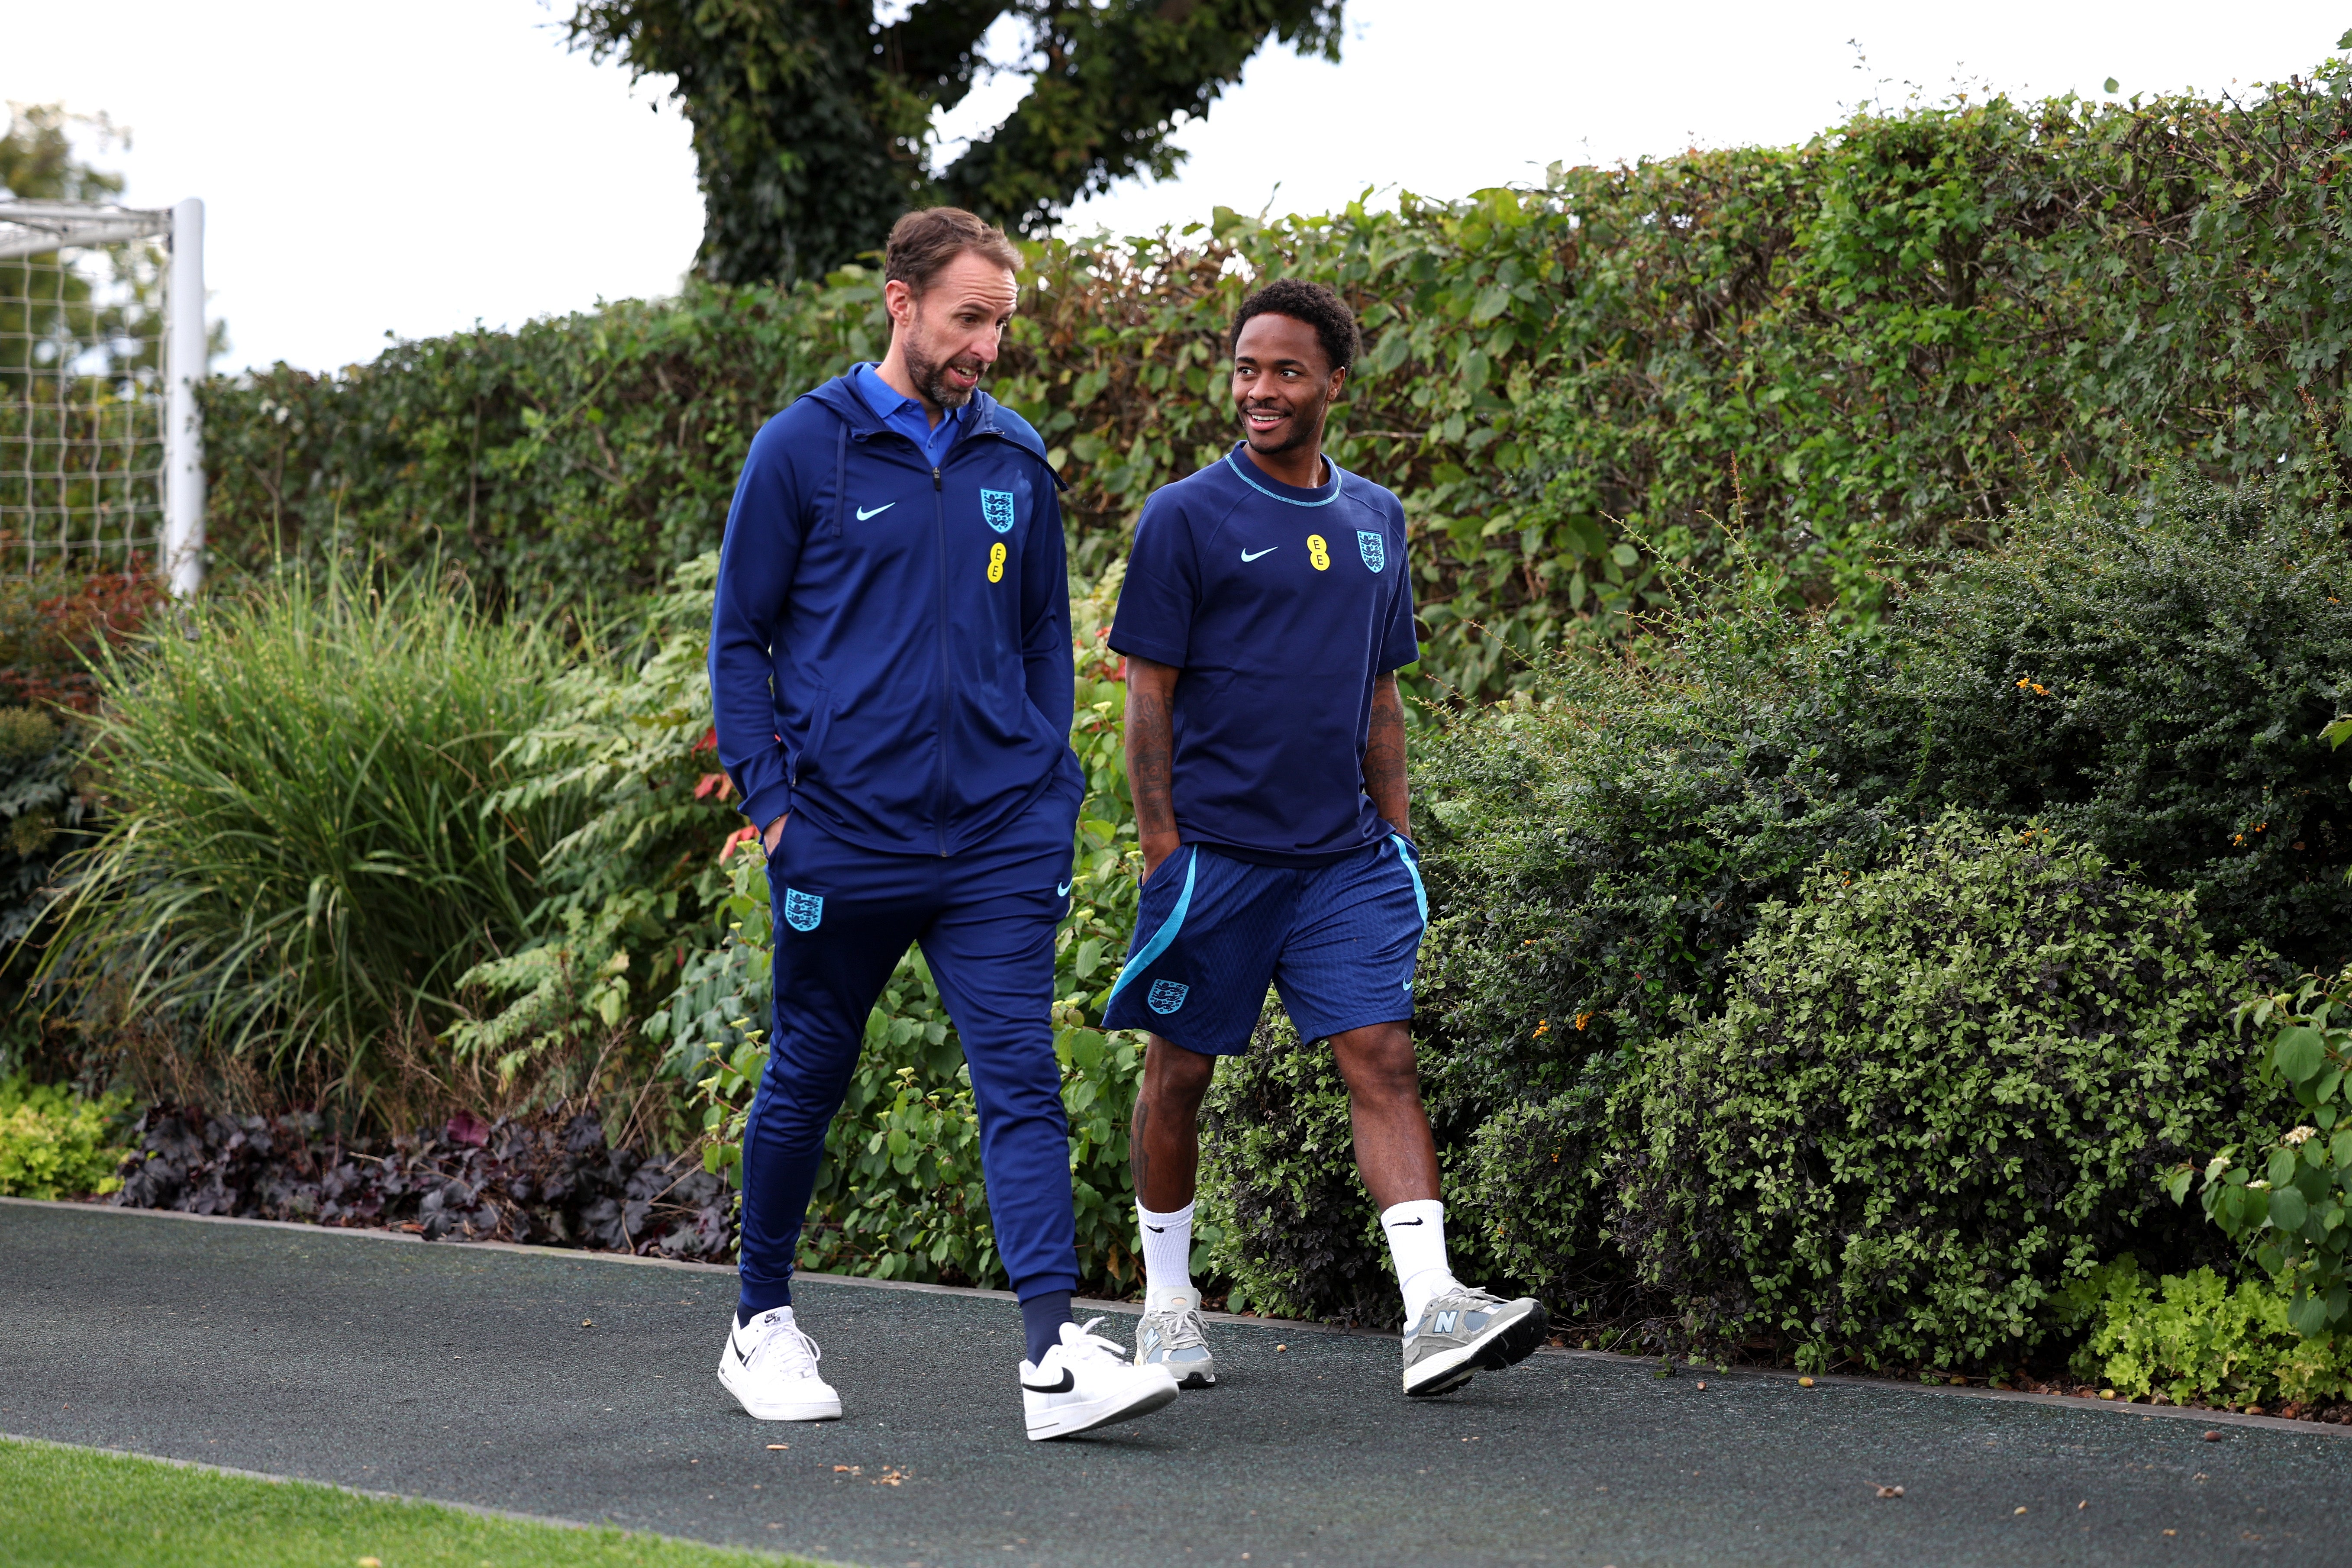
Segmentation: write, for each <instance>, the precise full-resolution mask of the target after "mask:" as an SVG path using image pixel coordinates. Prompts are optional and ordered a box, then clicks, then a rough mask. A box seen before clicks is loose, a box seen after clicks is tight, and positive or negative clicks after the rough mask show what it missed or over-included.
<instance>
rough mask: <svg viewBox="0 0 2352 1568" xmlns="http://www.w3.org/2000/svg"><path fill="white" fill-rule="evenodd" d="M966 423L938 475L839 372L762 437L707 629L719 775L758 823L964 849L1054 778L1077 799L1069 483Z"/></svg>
mask: <svg viewBox="0 0 2352 1568" xmlns="http://www.w3.org/2000/svg"><path fill="white" fill-rule="evenodd" d="M961 423H962V425H963V430H962V433H961V435H960V436H959V437H957V439H956V442H955V444H954V445H953V446H952V447H950V448H949V449H948V451H947V452H946V454H945V455H944V456H943V457H942V458H941V459H940V464H939V466H938V468H933V467H932V466H931V464H930V463H929V461H928V460H927V459H926V458H924V457H923V455H922V454H921V452H920V451H919V449H918V448H917V447H916V446H915V444H914V443H913V442H912V441H910V440H908V438H907V437H906V436H905V435H903V434H902V433H900V432H898V431H896V430H893V429H891V428H890V427H889V426H887V425H886V424H885V423H884V422H883V421H882V419H881V418H880V417H879V416H877V415H876V414H875V413H874V411H873V409H872V408H871V407H870V406H869V405H867V403H866V399H865V398H864V397H863V396H861V395H859V393H858V392H857V390H856V386H855V385H854V384H852V383H851V382H850V380H849V378H848V377H846V376H837V377H835V379H834V380H832V381H829V382H827V383H825V384H824V385H823V386H820V387H818V388H816V389H815V390H814V392H811V393H809V394H807V395H804V396H803V397H801V398H799V399H798V400H796V401H795V402H794V403H793V405H792V406H791V407H789V408H786V409H785V410H784V411H783V412H782V413H781V414H779V415H777V416H775V417H774V418H772V419H771V420H769V421H768V422H767V424H766V425H764V426H761V429H760V432H759V434H758V435H757V436H755V437H752V440H751V452H750V454H749V456H748V457H747V458H745V460H744V464H743V471H742V475H741V478H740V479H739V480H738V481H737V484H736V488H735V500H734V505H733V506H732V507H731V508H730V510H729V512H728V516H727V537H726V542H725V543H724V544H723V545H722V546H721V547H720V551H719V586H718V592H717V594H716V595H715V599H714V604H713V606H712V613H711V621H710V698H711V709H712V713H713V716H714V720H715V724H716V728H717V730H718V734H719V764H720V765H721V766H722V767H724V768H725V769H726V770H727V771H728V773H730V774H731V775H732V776H733V778H734V780H735V783H736V785H737V787H738V789H739V790H740V794H741V800H742V804H741V806H740V809H741V811H742V813H743V815H744V816H745V817H746V818H748V819H749V820H751V822H752V823H754V824H764V823H768V822H772V821H773V820H775V818H777V817H778V816H782V815H783V814H784V813H785V812H787V811H790V812H793V814H795V815H796V816H798V815H806V816H808V817H810V818H811V819H812V820H814V822H815V823H816V824H817V825H818V826H821V827H823V828H824V829H825V830H826V831H827V832H829V833H832V834H834V835H835V837H840V838H844V839H846V840H848V841H849V842H851V843H853V844H858V845H862V846H864V847H867V848H872V849H880V850H886V851H890V852H894V853H899V854H924V855H952V854H956V853H959V852H961V851H962V850H964V849H967V848H969V847H971V846H972V845H974V844H976V843H978V842H980V841H981V840H982V839H983V838H985V837H988V836H989V834H990V833H992V832H993V831H994V830H995V829H996V828H998V827H1000V826H1003V824H1005V823H1006V822H1009V821H1011V820H1012V819H1013V817H1015V816H1018V815H1019V814H1020V813H1021V812H1022V811H1023V810H1024V809H1025V808H1026V807H1027V806H1028V805H1029V804H1030V803H1031V802H1032V801H1034V800H1035V799H1036V798H1037V796H1038V795H1040V794H1042V793H1043V792H1044V791H1045V790H1046V789H1047V788H1048V787H1050V786H1052V785H1054V784H1055V783H1056V782H1057V781H1058V782H1059V783H1060V784H1062V785H1063V786H1064V787H1066V788H1067V789H1068V790H1069V792H1070V800H1071V805H1072V806H1073V808H1075V806H1076V802H1077V799H1078V797H1079V795H1082V794H1083V793H1084V788H1085V784H1084V778H1083V775H1082V774H1081V773H1080V772H1079V769H1078V764H1077V759H1076V757H1075V756H1073V755H1072V754H1071V752H1070V748H1069V724H1070V710H1071V704H1072V702H1073V700H1074V698H1075V696H1076V691H1075V686H1076V679H1075V676H1074V674H1073V671H1072V668H1071V662H1070V606H1069V588H1068V576H1067V571H1068V563H1067V560H1066V553H1065V549H1064V545H1063V541H1062V513H1061V505H1060V502H1059V500H1058V499H1057V497H1058V492H1059V490H1060V489H1061V481H1060V479H1059V478H1058V477H1057V476H1056V475H1055V473H1054V471H1053V469H1052V468H1050V467H1049V466H1048V465H1047V464H1046V461H1045V443H1044V442H1043V441H1041V440H1039V439H1038V437H1037V433H1036V432H1035V431H1034V430H1033V429H1031V428H1030V426H1029V424H1028V422H1027V421H1026V420H1024V419H1023V418H1022V417H1021V416H1019V415H1017V414H1014V413H1013V412H1012V411H1011V410H1009V409H1007V408H1005V407H1003V405H1000V404H998V403H997V402H996V401H995V399H993V398H992V397H990V396H989V395H987V394H985V393H977V392H976V393H974V394H973V395H972V401H971V407H970V408H969V409H968V410H966V413H965V416H964V417H963V420H962V422H961ZM983 492H985V493H983ZM852 515H856V516H857V517H859V518H861V519H864V520H865V521H862V522H861V523H860V524H859V525H858V526H856V527H850V526H847V524H846V519H847V518H848V517H850V516H852Z"/></svg>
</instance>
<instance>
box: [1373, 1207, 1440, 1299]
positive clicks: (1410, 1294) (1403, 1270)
mask: <svg viewBox="0 0 2352 1568" xmlns="http://www.w3.org/2000/svg"><path fill="white" fill-rule="evenodd" d="M1381 1230H1383V1231H1385V1232H1387V1233H1388V1238H1389V1256H1390V1257H1391V1258H1393V1259H1395V1261H1396V1273H1397V1284H1398V1286H1399V1287H1400V1288H1402V1289H1403V1291H1404V1326H1405V1327H1406V1328H1407V1329H1408V1330H1409V1329H1411V1328H1412V1326H1413V1324H1415V1323H1417V1322H1419V1321H1421V1312H1422V1309H1423V1308H1424V1307H1426V1306H1428V1305H1429V1303H1430V1302H1431V1301H1433V1300H1436V1299H1437V1297H1438V1296H1440V1295H1442V1294H1444V1292H1445V1291H1447V1290H1449V1289H1453V1288H1454V1285H1455V1283H1456V1281H1455V1279H1454V1271H1453V1269H1451V1268H1447V1267H1446V1263H1445V1205H1444V1204H1442V1203H1439V1202H1438V1201H1437V1200H1436V1199H1435V1198H1415V1199H1413V1200H1412V1202H1411V1203H1402V1204H1397V1205H1393V1206H1391V1207H1389V1208H1384V1209H1382V1210H1381Z"/></svg>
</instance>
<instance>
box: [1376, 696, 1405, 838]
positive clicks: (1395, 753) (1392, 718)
mask: <svg viewBox="0 0 2352 1568" xmlns="http://www.w3.org/2000/svg"><path fill="white" fill-rule="evenodd" d="M1364 793H1365V794H1366V795H1370V796H1371V797H1372V809H1373V810H1375V811H1377V812H1379V813H1380V814H1381V817H1382V818H1383V819H1384V820H1385V821H1386V822H1387V823H1388V825H1389V826H1391V827H1393V828H1395V829H1396V830H1397V831H1398V832H1399V833H1402V834H1403V835H1404V836H1405V837H1407V838H1411V837H1412V790H1411V787H1410V786H1409V785H1408V784H1406V783H1405V773H1404V700H1403V699H1402V698H1401V697H1399V696H1398V695H1397V683H1396V677H1395V676H1394V675H1383V676H1381V678H1380V679H1377V680H1375V681H1373V682H1372V728H1371V737H1370V740H1369V741H1367V742H1365V745H1364Z"/></svg>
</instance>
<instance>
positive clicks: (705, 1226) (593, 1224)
mask: <svg viewBox="0 0 2352 1568" xmlns="http://www.w3.org/2000/svg"><path fill="white" fill-rule="evenodd" d="M133 1134H134V1139H135V1143H134V1147H135V1150H136V1152H134V1153H133V1154H132V1155H131V1158H130V1159H129V1160H127V1161H125V1162H124V1164H123V1186H122V1190H121V1192H120V1193H118V1194H115V1196H114V1198H113V1199H112V1200H111V1201H112V1202H114V1203H116V1204H118V1205H121V1206H123V1207H126V1208H151V1209H176V1210H179V1211H181V1212H183V1213H187V1214H207V1215H236V1216H239V1217H242V1218H256V1219H284V1220H301V1221H306V1222H309V1223H311V1224H316V1225H330V1226H391V1227H394V1228H398V1229H403V1230H412V1231H415V1233H416V1234H419V1235H421V1236H423V1237H425V1239H426V1240H428V1241H437V1240H441V1239H444V1238H446V1239H449V1240H455V1241H529V1242H537V1243H540V1244H541V1245H552V1246H558V1247H590V1248H594V1249H597V1250H601V1251H614V1252H633V1253H639V1254H644V1253H659V1254H661V1255H663V1256H666V1257H670V1258H696V1259H700V1260H703V1261H706V1262H724V1261H727V1260H729V1259H730V1258H732V1257H733V1256H734V1241H735V1237H734V1220H733V1217H732V1215H731V1213H730V1210H731V1209H732V1207H733V1205H732V1203H731V1200H730V1193H729V1190H728V1188H727V1184H726V1183H725V1182H723V1181H722V1180H721V1179H720V1178H719V1177H717V1176H714V1175H711V1174H710V1173H708V1172H706V1171H704V1170H703V1168H702V1163H701V1161H700V1159H699V1158H698V1156H696V1155H694V1154H690V1153H689V1154H679V1155H674V1156H673V1155H663V1154H656V1155H654V1156H653V1157H651V1158H649V1159H648V1158H646V1157H643V1156H641V1155H639V1154H638V1153H637V1152H636V1151H635V1150H633V1149H614V1148H611V1147H609V1146H608V1145H607V1144H606V1143H605V1142H604V1124H603V1122H602V1121H599V1120H598V1119H597V1117H596V1114H595V1113H594V1112H593V1111H581V1112H578V1113H576V1114H573V1115H572V1116H569V1117H565V1116H562V1115H561V1114H560V1113H551V1114H546V1115H541V1116H536V1117H530V1118H525V1119H516V1118H510V1117H500V1118H499V1120H498V1121H493V1122H488V1123H485V1122H483V1121H481V1120H480V1119H479V1118H478V1117H476V1116H473V1115H471V1114H469V1113H467V1112H466V1111H459V1112H458V1113H457V1115H455V1116H453V1117H451V1118H450V1119H449V1121H448V1123H447V1124H446V1127H445V1128H444V1129H443V1130H442V1131H441V1132H439V1133H437V1134H436V1133H433V1132H430V1131H425V1130H422V1129H420V1130H419V1131H416V1132H415V1133H414V1134H411V1135H409V1136H406V1137H400V1138H394V1139H393V1140H391V1141H390V1142H389V1143H386V1142H382V1141H378V1140H370V1141H365V1142H345V1141H344V1140H342V1139H341V1138H340V1137H337V1136H334V1135H332V1134H330V1133H329V1132H328V1131H326V1130H325V1129H324V1127H323V1125H322V1124H321V1122H320V1119H319V1118H318V1117H317V1116H315V1115H307V1114H305V1115H298V1116H278V1117H260V1116H244V1117H226V1116H211V1115H207V1114H205V1112H203V1111H201V1110H195V1109H194V1108H192V1107H175V1106H158V1107H155V1108H153V1109H152V1110H149V1111H148V1112H147V1113H146V1114H145V1115H143V1116H142V1117H141V1118H140V1119H139V1123H138V1125H137V1127H136V1128H135V1129H133Z"/></svg>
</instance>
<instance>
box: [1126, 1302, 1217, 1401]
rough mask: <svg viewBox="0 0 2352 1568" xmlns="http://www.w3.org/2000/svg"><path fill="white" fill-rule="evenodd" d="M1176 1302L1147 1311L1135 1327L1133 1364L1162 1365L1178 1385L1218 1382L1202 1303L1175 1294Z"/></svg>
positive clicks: (1199, 1384) (1202, 1386) (1208, 1384)
mask: <svg viewBox="0 0 2352 1568" xmlns="http://www.w3.org/2000/svg"><path fill="white" fill-rule="evenodd" d="M1176 1300H1177V1301H1178V1303H1179V1304H1178V1305H1175V1306H1171V1307H1167V1308H1163V1309H1162V1310H1160V1311H1157V1312H1146V1313H1144V1314H1143V1321H1141V1322H1139V1323H1138V1324H1137V1325H1136V1326H1135V1364H1136V1365H1138V1366H1164V1367H1166V1368H1167V1369H1168V1370H1169V1371H1170V1372H1171V1373H1173V1374H1174V1375H1175V1378H1176V1386H1177V1387H1179V1388H1207V1387H1209V1386H1211V1385H1212V1384H1214V1383H1215V1382H1216V1381H1217V1358H1216V1357H1214V1356H1213V1355H1211V1354H1210V1353H1209V1341H1208V1333H1207V1325H1205V1324H1203V1323H1202V1321H1201V1303H1200V1301H1199V1300H1197V1299H1194V1298H1192V1297H1181V1296H1180V1297H1178V1298H1177V1299H1176Z"/></svg>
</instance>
